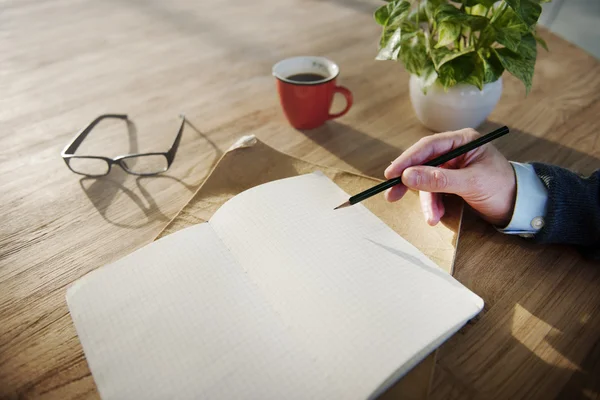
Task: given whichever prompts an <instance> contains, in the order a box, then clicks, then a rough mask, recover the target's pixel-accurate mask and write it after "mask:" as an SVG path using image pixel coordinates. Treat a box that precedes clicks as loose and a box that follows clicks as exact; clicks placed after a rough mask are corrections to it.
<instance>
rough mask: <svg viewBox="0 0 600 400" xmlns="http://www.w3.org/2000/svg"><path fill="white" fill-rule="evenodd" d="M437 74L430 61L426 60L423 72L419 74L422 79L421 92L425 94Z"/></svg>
mask: <svg viewBox="0 0 600 400" xmlns="http://www.w3.org/2000/svg"><path fill="white" fill-rule="evenodd" d="M437 77H438V74H437V71H436V70H435V68H434V67H433V64H432V63H431V61H429V62H427V64H426V65H425V67H424V68H423V72H422V74H421V78H422V79H423V87H422V90H423V94H427V91H428V90H429V88H430V87H431V86H433V84H434V83H435V81H436V80H437Z"/></svg>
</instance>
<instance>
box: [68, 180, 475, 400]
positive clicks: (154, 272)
mask: <svg viewBox="0 0 600 400" xmlns="http://www.w3.org/2000/svg"><path fill="white" fill-rule="evenodd" d="M347 198H348V194H347V193H345V192H344V191H342V190H341V189H340V188H339V187H338V186H337V185H335V184H334V183H333V182H332V181H331V180H329V178H327V177H326V176H324V175H323V174H320V173H312V174H306V175H300V176H297V177H293V178H286V179H282V180H278V181H274V182H270V183H267V184H264V185H261V186H257V187H255V188H252V189H250V190H247V191H245V192H243V193H241V194H239V195H237V196H235V197H234V198H232V199H231V200H229V201H228V202H227V203H225V204H224V205H223V206H222V207H221V208H220V209H219V210H218V211H217V212H216V213H215V214H214V215H213V217H212V218H211V219H210V221H209V222H208V223H202V224H199V225H195V226H192V227H189V228H186V229H183V230H181V231H178V232H175V233H173V234H171V235H169V236H166V237H164V238H162V239H160V240H158V241H156V242H153V243H151V244H149V245H147V246H145V247H143V248H141V249H139V250H137V251H136V252H134V253H132V254H130V255H128V256H126V257H124V258H123V259H121V260H119V261H117V262H115V263H113V264H110V265H107V266H104V267H102V268H99V269H98V270H96V271H93V272H91V273H89V274H88V275H86V276H84V277H83V278H81V279H80V280H78V281H77V282H75V283H74V284H73V286H71V287H70V288H69V290H68V292H67V302H68V305H69V309H70V313H71V316H72V318H73V321H74V324H75V327H76V329H77V333H78V335H79V338H80V341H81V343H82V346H83V349H84V352H85V355H86V358H87V361H88V364H89V366H90V369H91V371H92V374H93V377H94V380H95V382H96V385H97V387H98V391H99V393H100V395H101V396H102V398H105V399H116V398H143V399H163V398H178V399H191V398H210V399H234V398H252V399H271V398H288V399H289V398H299V399H307V398H310V399H334V398H335V399H338V398H343V399H365V398H373V397H376V396H377V395H379V394H380V393H382V392H383V391H385V389H387V388H388V387H389V386H390V385H391V384H392V383H394V382H395V381H396V380H397V379H398V378H400V377H401V376H403V375H404V374H405V373H406V372H407V371H409V370H410V369H411V368H412V367H413V366H415V365H416V364H417V363H418V362H419V361H420V360H422V359H423V358H424V357H425V356H427V355H428V354H429V353H430V352H432V351H433V350H434V349H435V348H436V347H438V346H439V345H440V344H441V343H442V342H443V341H445V340H446V339H448V338H449V337H450V336H451V335H452V334H453V333H455V332H456V331H457V330H458V329H460V327H461V326H463V325H464V324H465V323H466V322H467V321H468V320H469V319H471V318H472V317H474V316H475V315H476V314H477V313H478V312H479V311H480V310H481V309H482V307H483V301H482V300H481V299H480V298H479V297H478V296H477V295H475V294H474V293H472V292H471V291H469V290H468V289H467V288H465V287H464V286H463V285H461V284H460V283H459V282H458V281H456V280H455V279H454V278H452V277H451V276H450V275H449V274H447V273H446V272H444V271H442V270H440V269H439V268H438V267H437V266H436V265H435V264H434V263H433V262H432V261H431V260H429V259H428V258H427V257H425V256H424V255H423V254H422V253H420V252H419V251H418V250H417V249H416V248H415V247H414V246H412V245H411V244H409V243H408V242H407V241H406V240H404V239H403V238H402V237H400V236H399V235H398V234H396V233H395V232H394V231H393V230H392V229H390V228H389V227H388V226H387V225H386V224H384V223H383V222H382V221H381V220H379V219H378V218H377V217H376V216H375V215H373V214H372V213H371V212H370V211H369V210H367V209H366V208H365V207H364V206H362V205H360V204H358V205H354V206H352V207H348V208H344V209H339V210H335V211H334V210H333V208H334V207H335V206H337V205H339V204H340V203H342V202H344V201H345V200H347Z"/></svg>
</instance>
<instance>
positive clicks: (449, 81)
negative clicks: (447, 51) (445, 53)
mask: <svg viewBox="0 0 600 400" xmlns="http://www.w3.org/2000/svg"><path fill="white" fill-rule="evenodd" d="M474 68H475V65H474V64H473V59H472V55H471V54H465V55H463V56H460V57H458V58H455V59H453V60H451V61H449V62H447V63H445V64H444V65H442V67H441V68H439V70H438V81H439V82H440V83H441V84H442V86H443V87H444V89H445V90H447V89H448V88H449V87H452V86H454V85H456V84H457V83H459V82H464V81H465V79H467V77H468V76H469V75H471V74H472V73H473V70H474Z"/></svg>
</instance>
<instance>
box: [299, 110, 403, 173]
mask: <svg viewBox="0 0 600 400" xmlns="http://www.w3.org/2000/svg"><path fill="white" fill-rule="evenodd" d="M302 133H303V134H304V135H305V136H306V137H307V138H308V139H310V140H312V141H313V142H315V143H316V144H318V145H319V146H321V147H323V148H325V149H327V150H328V151H329V152H330V153H332V154H335V155H336V156H337V157H338V158H340V159H341V160H343V161H345V162H346V163H348V164H349V165H351V166H352V167H354V168H356V169H357V170H358V171H359V172H360V173H362V174H363V175H366V176H371V177H374V178H377V179H384V176H383V171H384V170H385V168H387V166H388V165H389V163H390V162H391V161H392V160H394V159H395V158H396V157H398V155H400V153H401V152H402V149H399V148H397V147H394V146H391V145H389V144H387V143H385V142H383V141H381V140H379V139H377V138H374V137H372V136H370V135H368V134H366V133H364V132H362V131H359V130H358V129H355V128H353V127H351V126H349V125H345V124H341V123H339V122H336V121H328V122H327V123H326V124H325V125H322V126H321V127H319V128H316V129H310V130H303V131H302Z"/></svg>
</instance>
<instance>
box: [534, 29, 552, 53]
mask: <svg viewBox="0 0 600 400" xmlns="http://www.w3.org/2000/svg"><path fill="white" fill-rule="evenodd" d="M533 37H534V38H535V41H536V42H538V43H539V44H540V46H542V47H543V48H544V50H546V51H549V50H548V45H547V44H546V41H545V40H544V39H542V38H541V37H540V36H539V35H538V34H537V33H534V34H533Z"/></svg>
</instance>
